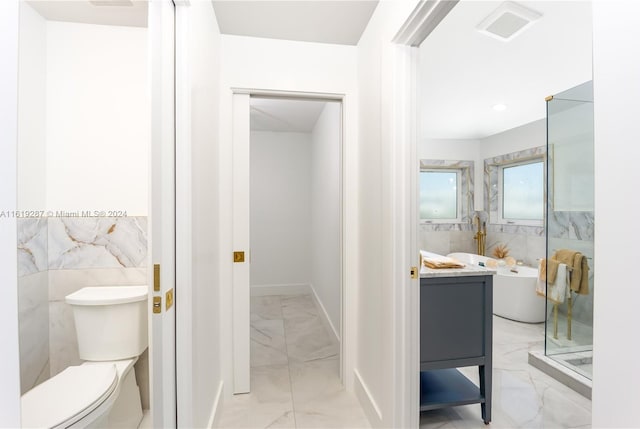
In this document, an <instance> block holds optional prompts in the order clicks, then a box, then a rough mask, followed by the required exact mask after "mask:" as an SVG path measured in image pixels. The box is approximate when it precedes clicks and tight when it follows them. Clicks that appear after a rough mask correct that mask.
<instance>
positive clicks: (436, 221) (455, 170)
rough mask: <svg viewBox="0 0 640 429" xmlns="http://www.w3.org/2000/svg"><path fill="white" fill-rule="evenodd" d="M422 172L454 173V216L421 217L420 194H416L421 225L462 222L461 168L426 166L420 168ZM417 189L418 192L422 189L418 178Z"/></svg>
mask: <svg viewBox="0 0 640 429" xmlns="http://www.w3.org/2000/svg"><path fill="white" fill-rule="evenodd" d="M422 173H455V174H456V217H455V218H447V219H435V218H423V217H422V213H420V209H419V207H420V202H421V201H420V196H418V213H419V214H418V215H419V217H420V224H421V225H425V224H426V225H430V224H456V223H462V217H463V213H462V211H463V207H462V173H463V168H455V167H443V168H439V167H428V168H420V174H422ZM418 189H419V193H420V192H421V191H422V188H421V186H420V180H418Z"/></svg>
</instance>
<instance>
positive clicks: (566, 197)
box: [545, 81, 595, 379]
mask: <svg viewBox="0 0 640 429" xmlns="http://www.w3.org/2000/svg"><path fill="white" fill-rule="evenodd" d="M547 157H548V158H547V159H548V164H547V216H546V236H547V252H546V270H547V282H546V283H547V284H546V287H547V289H546V293H547V319H546V330H545V332H546V335H545V355H546V356H547V357H549V358H551V359H553V360H554V361H556V362H558V363H560V364H561V365H563V366H565V367H566V368H568V369H570V370H573V371H575V372H577V373H578V374H580V375H582V376H584V377H587V378H589V379H591V378H592V377H591V374H592V361H593V296H594V293H595V285H594V284H593V272H594V270H595V260H594V252H593V248H594V234H593V233H594V227H595V222H594V148H593V82H592V81H588V82H585V83H583V84H581V85H578V86H576V87H574V88H571V89H569V90H566V91H564V92H562V93H559V94H556V95H554V96H551V97H547ZM552 279H554V280H555V281H553V282H552V281H551V280H552Z"/></svg>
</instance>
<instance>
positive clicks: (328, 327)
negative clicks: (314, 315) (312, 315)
mask: <svg viewBox="0 0 640 429" xmlns="http://www.w3.org/2000/svg"><path fill="white" fill-rule="evenodd" d="M309 288H310V289H311V296H313V300H314V301H315V303H316V307H318V309H319V310H320V316H321V317H320V319H321V320H322V324H323V325H324V327H325V329H326V330H327V331H329V332H332V333H333V337H334V339H335V340H336V341H337V342H338V343H339V342H340V333H339V332H338V330H337V329H336V327H335V326H333V323H331V319H330V318H329V313H327V310H326V308H324V305H322V301H321V300H320V297H318V294H317V293H316V289H315V288H314V287H313V285H310V286H309Z"/></svg>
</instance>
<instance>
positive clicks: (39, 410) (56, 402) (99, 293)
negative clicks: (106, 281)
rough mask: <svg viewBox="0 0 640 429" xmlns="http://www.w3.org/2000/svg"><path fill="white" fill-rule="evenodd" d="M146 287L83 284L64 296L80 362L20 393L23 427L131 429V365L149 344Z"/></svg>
mask: <svg viewBox="0 0 640 429" xmlns="http://www.w3.org/2000/svg"><path fill="white" fill-rule="evenodd" d="M147 290H148V288H147V286H99V287H86V288H83V289H80V290H79V291H77V292H74V293H72V294H70V295H67V297H66V302H67V303H68V304H70V305H71V307H72V308H73V315H74V319H75V325H76V332H77V334H78V351H79V354H80V359H82V360H84V361H85V362H83V363H82V364H81V365H77V366H70V367H68V368H66V369H65V370H64V371H62V372H60V373H59V374H57V375H55V376H53V377H51V378H50V379H48V380H47V381H45V382H43V383H41V384H39V385H38V386H36V387H34V388H33V389H31V390H29V391H28V392H26V393H25V394H24V395H22V427H23V428H68V427H72V428H136V427H138V426H139V424H140V422H141V421H142V406H141V403H140V390H139V388H138V385H137V382H136V377H135V371H134V368H133V365H134V364H135V363H136V361H137V360H138V357H139V356H140V355H141V354H142V353H143V352H144V350H145V349H146V348H147V344H148V335H147Z"/></svg>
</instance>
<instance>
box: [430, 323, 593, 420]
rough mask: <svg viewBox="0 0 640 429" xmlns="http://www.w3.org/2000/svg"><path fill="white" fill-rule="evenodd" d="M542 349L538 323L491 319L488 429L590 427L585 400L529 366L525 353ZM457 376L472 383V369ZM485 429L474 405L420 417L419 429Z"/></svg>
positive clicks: (474, 375) (474, 372) (474, 370)
mask: <svg viewBox="0 0 640 429" xmlns="http://www.w3.org/2000/svg"><path fill="white" fill-rule="evenodd" d="M543 348H544V324H526V323H519V322H514V321H511V320H507V319H503V318H501V317H498V316H494V317H493V395H492V399H493V410H492V420H491V424H490V426H488V427H490V428H494V429H496V428H504V429H514V428H544V429H560V428H580V429H588V428H591V401H590V400H589V399H587V398H585V397H584V396H582V395H580V394H579V393H577V392H575V391H574V390H572V389H570V388H569V387H567V386H565V385H564V384H562V383H560V382H559V381H557V380H555V379H553V378H552V377H549V376H548V375H546V374H544V373H543V372H542V371H540V370H538V369H537V368H534V367H533V366H531V365H529V364H528V363H527V362H528V353H529V351H531V350H542V349H543ZM462 372H463V373H464V374H465V375H466V376H467V377H468V378H470V379H471V380H473V381H474V382H475V383H476V384H477V383H478V371H477V368H476V367H470V368H464V369H463V370H462ZM484 427H487V426H485V425H484V423H483V422H482V419H481V416H480V405H477V404H475V405H466V406H462V407H454V408H447V409H442V410H434V411H427V412H423V413H422V414H421V415H420V428H421V429H435V428H438V429H453V428H455V429H467V428H484Z"/></svg>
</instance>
